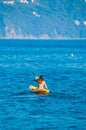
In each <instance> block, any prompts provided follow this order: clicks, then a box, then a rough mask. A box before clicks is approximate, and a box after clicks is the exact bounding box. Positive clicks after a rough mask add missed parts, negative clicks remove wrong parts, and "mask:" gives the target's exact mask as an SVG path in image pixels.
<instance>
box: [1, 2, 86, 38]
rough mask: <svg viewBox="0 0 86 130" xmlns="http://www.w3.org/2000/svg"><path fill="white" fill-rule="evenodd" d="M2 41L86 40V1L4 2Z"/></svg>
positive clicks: (2, 10)
mask: <svg viewBox="0 0 86 130" xmlns="http://www.w3.org/2000/svg"><path fill="white" fill-rule="evenodd" d="M0 38H29V39H70V38H86V1H85V0H73V1H71V0H68V1H67V0H15V1H14V0H0Z"/></svg>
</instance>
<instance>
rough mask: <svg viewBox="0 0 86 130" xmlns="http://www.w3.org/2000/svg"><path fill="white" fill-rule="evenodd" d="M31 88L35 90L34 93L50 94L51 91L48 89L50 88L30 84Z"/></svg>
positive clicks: (32, 90)
mask: <svg viewBox="0 0 86 130" xmlns="http://www.w3.org/2000/svg"><path fill="white" fill-rule="evenodd" d="M29 90H30V91H31V92H33V93H37V94H49V93H50V91H49V90H48V89H45V88H44V89H38V88H37V87H35V86H32V85H31V86H30V87H29Z"/></svg>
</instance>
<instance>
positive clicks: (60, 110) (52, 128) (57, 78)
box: [0, 40, 86, 130]
mask: <svg viewBox="0 0 86 130" xmlns="http://www.w3.org/2000/svg"><path fill="white" fill-rule="evenodd" d="M71 53H73V55H71ZM32 71H33V72H35V73H36V74H37V75H40V74H43V75H44V77H45V80H46V82H47V86H48V88H49V89H50V90H51V94H49V95H36V94H33V93H31V92H30V91H29V89H28V86H29V85H31V84H32V85H37V84H36V83H35V82H34V80H33V79H34V75H33V74H32ZM0 130H86V41H84V40H83V41H78V40H77V41H73V40H72V41H28V40H20V41H19V40H10V41H9V40H0Z"/></svg>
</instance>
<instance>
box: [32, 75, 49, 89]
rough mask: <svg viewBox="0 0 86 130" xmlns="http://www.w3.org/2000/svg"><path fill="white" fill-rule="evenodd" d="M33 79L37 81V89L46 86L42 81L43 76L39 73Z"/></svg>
mask: <svg viewBox="0 0 86 130" xmlns="http://www.w3.org/2000/svg"><path fill="white" fill-rule="evenodd" d="M34 81H36V82H37V83H38V89H43V88H46V89H48V88H47V85H46V82H45V81H44V76H43V75H40V77H39V78H38V77H35V79H34Z"/></svg>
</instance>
